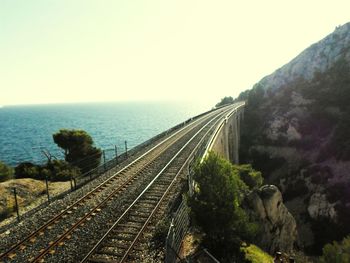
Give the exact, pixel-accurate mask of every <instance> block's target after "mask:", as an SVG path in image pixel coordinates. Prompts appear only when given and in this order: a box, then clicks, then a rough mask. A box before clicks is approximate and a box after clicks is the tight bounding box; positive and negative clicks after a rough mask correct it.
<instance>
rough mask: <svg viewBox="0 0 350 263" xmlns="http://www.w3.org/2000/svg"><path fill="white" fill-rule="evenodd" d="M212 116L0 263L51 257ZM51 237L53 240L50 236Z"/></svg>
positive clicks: (104, 185)
mask: <svg viewBox="0 0 350 263" xmlns="http://www.w3.org/2000/svg"><path fill="white" fill-rule="evenodd" d="M221 114H223V113H221ZM215 115H220V113H218V112H214V113H211V114H209V115H208V116H204V117H202V118H201V119H199V120H197V121H196V122H193V123H192V124H190V125H189V126H187V127H185V128H183V129H181V130H179V131H177V132H175V133H174V134H172V135H171V136H169V137H168V138H167V139H165V140H163V141H162V142H160V143H159V144H157V145H156V146H154V147H153V148H152V149H150V150H149V151H147V152H146V153H145V154H143V155H141V156H140V157H139V158H137V159H136V160H134V161H133V162H132V163H131V164H129V165H128V166H126V167H125V168H123V169H122V170H120V171H119V172H117V173H115V174H114V175H113V176H111V177H110V178H109V179H107V180H105V181H104V182H103V183H101V184H100V185H98V186H97V187H95V188H94V189H93V190H91V191H90V192H88V193H87V194H86V195H84V196H83V197H81V198H80V199H78V200H77V201H76V202H74V203H73V204H71V205H70V206H68V207H67V208H66V209H64V210H63V211H62V212H61V213H59V214H57V215H56V216H54V217H53V218H52V219H50V220H49V221H47V222H46V223H45V224H43V225H42V226H41V227H39V228H38V229H37V230H36V231H34V232H32V233H31V234H30V235H27V236H26V237H25V238H23V239H22V240H21V241H19V242H18V243H16V244H15V245H13V246H11V247H10V248H9V249H8V250H7V251H5V252H4V253H3V254H1V255H0V262H7V261H11V262H12V261H14V262H26V261H29V262H43V261H44V258H45V256H46V255H50V254H55V253H56V248H57V247H60V246H63V245H64V244H65V242H67V240H69V239H70V238H71V236H72V235H73V234H74V232H75V231H76V230H77V228H79V227H82V226H84V225H85V224H86V223H87V222H89V221H90V220H91V219H92V218H93V217H95V216H96V215H98V214H99V213H101V211H102V210H103V209H104V208H105V207H106V206H107V204H108V203H109V202H111V200H114V199H116V198H117V197H119V196H120V195H121V194H122V193H124V194H125V192H128V191H129V190H130V189H131V186H132V185H133V184H134V183H135V182H142V183H141V184H144V183H147V180H148V181H149V180H151V179H150V178H151V176H152V174H154V173H155V172H156V171H157V170H159V169H160V167H163V166H164V163H166V162H167V160H168V159H169V158H170V157H171V156H173V155H174V152H176V151H177V150H178V149H177V148H179V147H180V146H178V147H174V145H176V144H177V143H178V142H180V141H187V140H188V137H189V136H192V134H193V133H194V132H195V131H196V129H197V128H198V127H199V126H200V125H202V123H203V122H206V121H207V120H208V119H211V118H213V116H215ZM191 132H192V133H191ZM134 188H135V187H134ZM52 234H53V236H54V237H52ZM33 255H36V256H33Z"/></svg>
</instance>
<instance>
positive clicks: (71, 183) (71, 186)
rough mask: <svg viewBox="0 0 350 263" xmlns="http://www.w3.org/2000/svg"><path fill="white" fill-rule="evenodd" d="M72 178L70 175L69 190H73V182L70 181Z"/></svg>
mask: <svg viewBox="0 0 350 263" xmlns="http://www.w3.org/2000/svg"><path fill="white" fill-rule="evenodd" d="M72 180H73V178H72V177H70V190H71V191H73V182H72Z"/></svg>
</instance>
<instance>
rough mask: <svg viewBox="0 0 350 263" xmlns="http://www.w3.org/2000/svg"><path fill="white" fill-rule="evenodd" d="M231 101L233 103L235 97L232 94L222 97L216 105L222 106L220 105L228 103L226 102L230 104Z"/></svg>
mask: <svg viewBox="0 0 350 263" xmlns="http://www.w3.org/2000/svg"><path fill="white" fill-rule="evenodd" d="M230 103H233V98H232V97H231V96H229V97H224V98H222V99H221V101H220V102H219V103H217V104H216V105H215V107H220V106H223V105H226V104H230Z"/></svg>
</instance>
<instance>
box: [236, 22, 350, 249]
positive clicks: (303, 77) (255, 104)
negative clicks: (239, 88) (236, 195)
mask: <svg viewBox="0 0 350 263" xmlns="http://www.w3.org/2000/svg"><path fill="white" fill-rule="evenodd" d="M240 98H241V99H244V100H246V101H247V104H248V105H247V107H246V109H245V119H244V123H243V125H242V140H241V147H240V151H241V152H240V158H241V160H242V162H251V163H253V167H254V168H255V169H258V170H261V171H262V173H263V175H264V177H265V181H267V183H270V184H275V185H277V186H278V187H279V188H280V189H281V191H282V195H283V198H284V200H285V204H286V206H287V207H288V209H289V211H290V212H291V213H292V214H293V216H294V217H295V219H296V221H297V226H298V233H299V244H301V246H302V247H304V248H306V249H307V250H308V251H311V252H312V253H319V252H320V249H321V248H322V246H323V245H324V244H325V243H327V242H331V241H333V240H336V239H338V240H339V239H341V238H342V237H344V236H345V235H347V234H349V233H350V226H349V224H348V223H347V222H348V221H349V220H350V209H349V208H350V173H349V171H350V107H349V101H350V23H348V24H345V25H343V26H341V27H339V28H337V29H336V30H335V31H334V32H333V33H332V34H330V35H329V36H327V37H326V38H324V39H323V40H321V41H320V42H318V43H316V44H314V45H312V46H311V47H309V48H308V49H306V50H305V51H304V52H302V53H301V54H300V55H299V56H298V57H296V58H295V59H293V60H292V61H291V62H290V63H288V64H287V65H285V66H283V67H282V68H280V69H279V70H277V71H276V72H274V73H273V74H271V75H269V76H267V77H265V78H263V79H262V80H261V81H260V82H259V83H257V84H256V85H255V86H254V88H253V89H252V90H250V91H248V92H245V93H242V94H241V96H240Z"/></svg>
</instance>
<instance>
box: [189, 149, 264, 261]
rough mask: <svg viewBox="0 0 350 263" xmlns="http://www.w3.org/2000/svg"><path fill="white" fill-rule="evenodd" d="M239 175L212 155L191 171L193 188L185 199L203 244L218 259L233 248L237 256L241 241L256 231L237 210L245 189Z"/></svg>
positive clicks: (232, 167)
mask: <svg viewBox="0 0 350 263" xmlns="http://www.w3.org/2000/svg"><path fill="white" fill-rule="evenodd" d="M243 170H244V169H243ZM239 173H240V172H239V170H238V169H237V166H236V167H235V166H233V165H232V164H231V163H230V162H229V161H227V160H225V159H222V158H220V157H219V156H218V155H216V154H214V153H210V154H209V155H208V156H207V157H206V158H205V159H204V161H203V162H202V163H201V164H197V165H196V167H195V168H194V180H195V182H196V183H197V189H196V191H195V193H194V194H193V196H192V197H190V198H189V205H190V208H191V213H192V216H193V218H194V222H195V223H196V224H197V225H198V226H199V227H200V228H201V229H202V230H203V232H204V233H205V234H206V236H205V240H204V243H205V245H206V246H207V247H208V248H210V249H211V251H213V252H214V253H215V254H216V255H217V256H219V257H221V258H222V259H224V258H227V257H230V256H232V253H233V251H234V249H236V250H235V252H236V253H239V247H240V243H241V239H245V240H249V239H251V238H252V237H253V236H254V235H255V233H256V231H257V228H258V227H257V225H256V224H254V223H252V222H250V221H249V218H248V216H247V215H246V213H245V212H244V210H243V209H242V208H241V207H240V204H241V202H242V199H243V193H244V192H245V191H247V190H248V189H249V187H248V186H247V185H246V184H245V183H244V182H243V181H242V180H241V179H240V177H239ZM248 174H249V173H248Z"/></svg>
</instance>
